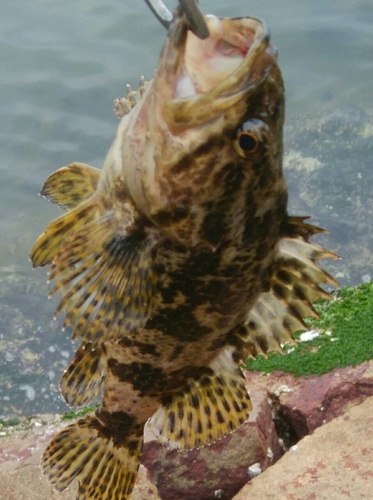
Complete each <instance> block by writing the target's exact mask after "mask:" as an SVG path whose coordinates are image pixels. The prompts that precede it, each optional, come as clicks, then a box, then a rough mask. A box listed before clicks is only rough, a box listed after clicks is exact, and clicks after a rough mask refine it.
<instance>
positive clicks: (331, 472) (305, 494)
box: [234, 398, 373, 500]
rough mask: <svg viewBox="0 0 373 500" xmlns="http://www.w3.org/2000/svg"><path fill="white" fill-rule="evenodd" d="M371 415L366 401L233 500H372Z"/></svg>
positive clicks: (372, 403)
mask: <svg viewBox="0 0 373 500" xmlns="http://www.w3.org/2000/svg"><path fill="white" fill-rule="evenodd" d="M372 415H373V398H368V399H367V400H366V401H365V402H364V403H362V404H360V405H357V406H354V407H353V408H351V409H350V410H347V411H346V413H345V414H344V415H342V416H340V417H338V418H336V419H335V420H333V421H332V422H329V423H327V424H326V425H323V426H322V427H320V428H318V429H316V431H315V432H314V433H313V434H312V435H310V436H306V437H305V438H304V439H302V440H301V441H299V443H298V444H297V445H296V446H295V447H293V448H292V449H291V450H290V451H288V452H287V453H286V454H285V455H284V456H283V457H282V458H281V459H280V460H279V461H278V462H277V463H276V464H275V465H274V466H273V467H270V468H269V469H267V470H266V471H265V472H264V473H263V474H261V475H260V476H258V477H256V478H254V479H253V480H252V481H251V482H250V483H248V484H247V485H246V486H245V487H244V488H243V489H242V490H241V491H240V492H239V493H238V494H237V495H236V496H235V497H234V500H263V498H265V499H266V500H272V499H273V500H340V499H342V498H346V499H347V498H351V499H365V498H366V499H371V498H372V484H373V416H372Z"/></svg>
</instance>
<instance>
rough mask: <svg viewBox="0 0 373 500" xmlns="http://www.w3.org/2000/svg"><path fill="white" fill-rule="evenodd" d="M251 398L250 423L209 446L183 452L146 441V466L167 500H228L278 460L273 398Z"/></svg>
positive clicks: (261, 394) (257, 394)
mask: <svg viewBox="0 0 373 500" xmlns="http://www.w3.org/2000/svg"><path fill="white" fill-rule="evenodd" d="M250 395H251V398H252V402H253V410H252V412H251V414H250V418H249V420H248V421H247V422H245V423H244V424H243V425H242V426H241V427H240V428H239V429H237V430H236V431H235V432H232V433H231V434H229V435H228V436H226V437H225V438H223V439H221V440H219V441H217V442H215V443H213V444H211V445H209V446H206V447H202V448H199V449H195V450H191V451H185V452H180V451H176V450H170V449H167V448H165V447H163V446H161V445H160V444H159V443H158V441H156V440H155V439H154V438H153V439H150V440H147V441H146V443H145V447H144V455H143V464H144V465H145V467H146V468H147V469H148V470H149V473H150V476H151V478H152V480H153V482H154V483H155V484H156V485H157V488H158V491H159V494H160V496H161V498H162V500H181V499H183V500H196V499H203V500H210V499H211V500H215V499H216V498H219V499H222V500H228V499H230V498H232V496H233V495H234V494H235V493H237V491H239V489H240V488H241V487H242V486H243V485H244V484H245V483H246V482H247V481H248V480H249V479H250V478H251V477H254V476H255V475H256V474H258V473H260V472H261V471H263V470H265V469H266V468H267V467H268V466H269V465H271V464H272V463H274V462H275V461H276V460H278V458H279V457H280V456H281V450H280V446H279V443H278V438H277V434H276V431H275V428H274V424H273V421H272V415H271V409H270V406H269V403H268V399H267V395H266V393H264V392H250ZM148 439H149V438H148Z"/></svg>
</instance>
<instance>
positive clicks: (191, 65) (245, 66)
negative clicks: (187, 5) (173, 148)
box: [154, 9, 276, 132]
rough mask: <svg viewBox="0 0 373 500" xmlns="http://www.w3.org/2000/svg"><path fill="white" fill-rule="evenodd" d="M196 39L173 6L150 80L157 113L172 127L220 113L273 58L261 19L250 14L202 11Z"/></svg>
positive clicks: (256, 79) (259, 77)
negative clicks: (202, 29) (204, 30)
mask: <svg viewBox="0 0 373 500" xmlns="http://www.w3.org/2000/svg"><path fill="white" fill-rule="evenodd" d="M205 20H206V24H207V26H208V28H209V31H210V35H209V37H208V38H206V39H204V40H202V39H200V38H198V37H197V36H196V35H194V34H193V33H192V32H191V31H190V30H189V29H188V22H187V20H186V18H185V16H184V15H183V13H182V11H181V10H180V9H179V10H176V14H175V17H174V20H173V22H172V24H171V27H170V30H169V34H168V39H167V42H166V44H165V47H164V49H163V52H162V55H161V59H160V62H159V66H158V71H157V73H156V76H155V81H154V85H155V86H156V92H157V94H158V95H163V98H164V101H163V103H162V106H163V116H164V118H165V119H166V121H167V122H168V124H169V126H170V127H171V129H173V131H174V132H177V131H182V130H183V129H186V128H192V127H195V126H196V125H199V124H201V123H204V122H206V121H207V120H211V118H212V117H213V116H214V115H217V114H220V113H222V112H225V111H226V110H228V109H229V108H231V107H232V106H235V104H236V103H237V102H238V101H239V100H240V99H241V98H242V97H243V96H244V95H248V94H250V93H252V92H254V90H255V89H256V88H257V86H258V85H259V84H260V82H261V81H262V80H263V79H264V78H265V77H266V75H267V74H268V71H269V69H270V68H271V67H272V66H273V65H274V64H275V63H276V50H275V49H274V48H273V47H272V46H271V45H270V43H269V39H270V35H269V30H268V28H267V26H266V24H265V23H264V22H262V21H260V20H258V19H255V18H249V17H247V18H234V19H229V18H218V17H216V16H212V15H211V16H206V17H205Z"/></svg>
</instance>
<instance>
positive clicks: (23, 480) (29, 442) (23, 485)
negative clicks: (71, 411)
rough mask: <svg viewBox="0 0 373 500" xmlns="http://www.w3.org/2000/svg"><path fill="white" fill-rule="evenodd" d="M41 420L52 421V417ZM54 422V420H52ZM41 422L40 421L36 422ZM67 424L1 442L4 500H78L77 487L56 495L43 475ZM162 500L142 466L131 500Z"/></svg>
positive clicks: (0, 490) (1, 492) (0, 479)
mask: <svg viewBox="0 0 373 500" xmlns="http://www.w3.org/2000/svg"><path fill="white" fill-rule="evenodd" d="M41 420H44V421H45V420H49V421H51V419H50V418H48V419H45V418H42V419H41ZM52 420H53V419H52ZM36 421H39V420H36ZM65 425H66V424H64V423H59V424H54V425H51V426H44V427H39V426H36V427H35V428H34V429H31V430H29V431H27V432H22V433H21V432H18V433H15V434H14V435H13V436H11V437H9V438H2V439H1V441H0V500H75V498H76V490H77V484H76V483H73V484H72V485H71V486H70V487H69V488H67V490H65V491H63V492H62V493H56V492H54V491H53V489H52V488H51V487H50V485H49V484H48V482H47V480H46V479H45V478H44V477H43V476H42V473H41V468H40V459H41V456H42V454H43V451H44V450H45V448H46V446H47V444H48V442H49V441H50V439H51V437H52V436H53V435H54V434H55V433H56V432H58V431H59V430H61V429H62V428H63V427H64V426H65ZM145 498H146V499H147V500H159V496H158V493H157V489H156V487H155V486H154V485H153V484H152V483H151V482H150V481H149V479H148V474H147V471H146V469H145V467H143V466H140V470H139V476H138V480H137V483H136V486H135V489H134V491H133V493H132V496H131V500H144V499H145Z"/></svg>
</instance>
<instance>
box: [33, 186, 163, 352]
mask: <svg viewBox="0 0 373 500" xmlns="http://www.w3.org/2000/svg"><path fill="white" fill-rule="evenodd" d="M120 209H121V213H120V214H119V215H118V214H117V213H114V210H110V209H108V207H107V206H105V204H104V203H103V201H102V200H101V199H100V197H99V195H97V194H94V195H93V196H91V197H90V198H89V199H88V200H85V201H83V203H81V204H80V205H78V206H77V207H75V208H73V209H72V210H70V211H68V212H67V213H65V214H64V215H62V216H61V217H59V218H58V219H57V220H55V221H54V222H52V223H51V224H50V225H49V226H48V227H47V229H46V231H45V233H43V234H42V235H41V236H40V237H39V238H38V240H37V241H36V243H35V245H34V247H33V249H32V251H31V260H32V262H33V265H34V267H35V266H44V265H46V264H49V263H51V267H50V270H49V274H50V276H49V278H50V279H49V281H52V280H54V282H55V284H54V287H53V288H52V290H51V292H50V293H51V295H52V294H53V293H55V292H59V294H60V296H61V301H60V303H59V305H58V307H57V310H56V315H57V314H58V313H59V312H60V311H64V312H65V314H66V319H65V323H64V326H65V327H66V326H67V325H71V326H72V327H73V329H74V334H73V338H77V337H81V338H82V339H83V341H84V342H86V343H88V342H91V343H93V345H95V344H96V342H98V340H99V339H100V341H102V342H105V341H107V340H110V339H112V338H118V337H119V335H124V332H126V331H127V332H128V331H133V330H135V329H137V328H141V327H143V326H144V324H145V323H146V321H147V320H148V318H149V317H150V316H151V313H152V310H153V300H154V299H153V297H154V287H155V285H156V275H155V271H154V260H155V255H156V252H155V241H154V238H152V237H151V236H150V235H149V236H148V235H147V234H146V233H145V232H144V231H142V230H140V229H139V230H137V231H136V230H135V227H136V226H135V217H136V214H135V213H134V210H135V209H134V208H133V207H132V205H130V204H126V203H123V204H122V205H121V207H120ZM129 226H131V227H132V231H131V233H129V232H127V229H126V228H127V227H129Z"/></svg>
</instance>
